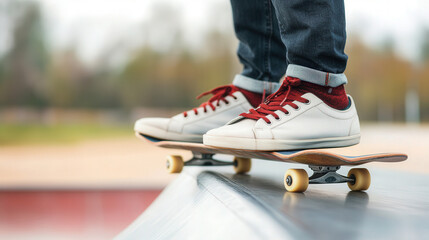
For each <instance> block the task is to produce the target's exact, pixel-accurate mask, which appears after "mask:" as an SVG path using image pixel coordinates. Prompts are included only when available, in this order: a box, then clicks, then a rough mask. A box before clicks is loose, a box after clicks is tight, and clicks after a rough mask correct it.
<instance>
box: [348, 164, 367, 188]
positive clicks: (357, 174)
mask: <svg viewBox="0 0 429 240" xmlns="http://www.w3.org/2000/svg"><path fill="white" fill-rule="evenodd" d="M347 177H349V178H353V179H354V180H355V181H354V182H347V185H348V186H349V188H350V190H352V191H365V190H367V189H368V188H369V185H371V175H370V174H369V171H368V170H367V169H366V168H353V169H350V171H349V173H348V174H347Z"/></svg>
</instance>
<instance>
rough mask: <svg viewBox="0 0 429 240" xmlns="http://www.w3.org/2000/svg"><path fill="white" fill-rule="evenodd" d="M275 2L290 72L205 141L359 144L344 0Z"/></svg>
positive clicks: (274, 146)
mask: <svg viewBox="0 0 429 240" xmlns="http://www.w3.org/2000/svg"><path fill="white" fill-rule="evenodd" d="M272 2H273V5H274V7H275V9H276V15H277V17H278V21H279V26H280V32H281V39H282V40H283V43H284V44H285V46H286V49H285V53H286V55H287V60H285V61H287V70H286V75H287V77H286V79H285V80H284V81H283V83H282V85H281V86H280V89H279V90H278V91H277V92H275V93H274V94H272V95H270V96H269V97H268V98H267V99H266V100H265V101H264V103H262V104H260V105H259V106H258V107H257V108H255V109H250V110H249V111H248V112H246V113H242V114H240V116H241V117H240V118H236V119H234V120H232V121H230V122H229V123H228V124H227V125H225V126H222V127H219V128H216V129H212V130H210V131H208V132H207V133H206V134H205V135H204V137H203V142H204V144H206V145H209V146H214V147H226V148H237V149H249V150H262V151H281V150H296V149H307V148H326V147H344V146H351V145H354V144H357V143H359V141H360V126H359V117H358V115H357V112H356V108H355V105H354V102H353V100H352V98H351V97H350V96H347V95H346V92H345V90H344V86H343V85H344V84H345V83H346V82H347V79H346V76H345V75H344V74H343V72H344V70H345V67H346V63H347V55H345V54H344V45H345V41H346V33H345V19H344V3H343V1H342V0H272ZM286 50H287V52H286Z"/></svg>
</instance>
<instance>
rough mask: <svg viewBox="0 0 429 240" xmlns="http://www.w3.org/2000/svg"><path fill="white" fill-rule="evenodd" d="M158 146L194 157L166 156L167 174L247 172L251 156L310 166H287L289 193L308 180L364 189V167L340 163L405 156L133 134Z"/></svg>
mask: <svg viewBox="0 0 429 240" xmlns="http://www.w3.org/2000/svg"><path fill="white" fill-rule="evenodd" d="M136 135H137V137H140V138H142V139H144V140H146V141H148V142H150V143H152V144H154V145H155V146H157V147H161V148H170V149H179V150H188V151H191V152H192V153H193V158H191V159H190V160H188V161H186V162H183V159H182V157H181V156H177V155H171V156H168V157H167V169H168V170H169V171H170V173H179V172H180V171H181V170H182V168H183V166H225V165H232V166H234V170H235V172H236V173H247V172H249V171H250V168H251V160H250V159H251V158H256V159H264V160H270V161H280V162H288V163H301V164H306V165H309V167H310V168H311V170H313V175H312V176H310V177H308V175H307V172H306V171H305V170H303V169H289V170H288V171H287V172H286V174H285V178H284V184H285V188H286V189H287V190H288V191H291V192H304V191H305V190H306V189H307V187H308V184H309V183H313V184H324V183H343V182H347V184H348V186H349V188H350V189H351V190H352V191H363V190H367V189H368V188H369V185H370V182H371V177H370V174H369V171H368V170H367V169H365V168H355V169H351V170H350V171H349V173H348V175H347V176H343V175H340V174H338V173H337V170H339V169H340V167H341V166H354V165H361V164H365V163H370V162H401V161H405V160H406V159H407V158H408V156H407V155H406V154H402V153H375V154H366V155H355V156H346V155H341V154H336V153H332V152H329V151H327V150H321V149H305V150H293V151H257V150H242V149H230V148H218V147H211V146H206V145H204V144H202V143H191V142H179V141H168V140H161V139H157V138H154V137H150V136H146V135H143V134H140V133H136ZM215 154H226V155H232V156H234V157H235V158H234V161H233V162H224V161H218V160H215V159H213V156H214V155H215Z"/></svg>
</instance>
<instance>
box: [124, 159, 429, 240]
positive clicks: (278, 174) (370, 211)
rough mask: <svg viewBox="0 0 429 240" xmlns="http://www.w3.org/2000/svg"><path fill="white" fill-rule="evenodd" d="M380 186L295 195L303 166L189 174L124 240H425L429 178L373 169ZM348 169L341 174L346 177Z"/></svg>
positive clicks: (262, 165) (314, 189) (313, 189)
mask: <svg viewBox="0 0 429 240" xmlns="http://www.w3.org/2000/svg"><path fill="white" fill-rule="evenodd" d="M370 166H371V165H368V167H369V168H370V171H371V174H372V180H373V181H372V186H371V188H370V189H369V191H368V192H367V193H366V192H349V191H348V188H347V186H346V185H345V184H332V185H310V186H309V189H308V190H307V192H305V193H288V192H286V191H285V190H284V187H283V182H282V180H283V174H284V172H285V171H286V169H288V168H291V167H295V168H296V167H303V166H300V165H293V164H283V163H277V162H268V161H257V160H254V164H253V170H252V172H251V174H249V175H236V174H233V171H232V169H230V168H227V167H224V168H209V167H207V168H201V167H200V168H198V167H188V168H185V170H184V172H183V173H181V174H180V175H179V176H177V178H176V179H175V180H174V181H173V182H172V183H171V184H170V185H169V186H168V187H167V188H166V189H165V190H164V191H163V192H162V194H161V195H160V196H159V197H158V198H157V200H156V201H155V202H154V203H153V204H152V205H151V206H150V207H149V208H148V209H147V210H146V211H145V212H144V213H143V214H142V215H141V216H140V217H139V218H138V219H137V220H136V221H135V222H134V223H132V224H131V225H130V226H129V227H128V228H127V229H125V230H124V231H123V232H122V233H121V234H120V235H119V236H117V238H116V239H145V240H146V239H264V240H265V239H315V238H316V239H374V238H375V239H421V238H422V237H423V236H428V234H429V228H427V223H428V222H429V188H428V187H427V186H429V180H428V179H429V178H428V176H426V175H412V174H407V173H401V172H390V171H385V170H379V169H371V167H370ZM347 171H348V169H347V168H346V169H342V170H340V172H342V173H344V174H345V173H346V172H347Z"/></svg>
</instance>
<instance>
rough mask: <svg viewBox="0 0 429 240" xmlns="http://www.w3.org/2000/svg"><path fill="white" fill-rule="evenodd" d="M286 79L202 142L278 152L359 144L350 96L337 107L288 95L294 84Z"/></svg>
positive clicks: (307, 95) (308, 96)
mask: <svg viewBox="0 0 429 240" xmlns="http://www.w3.org/2000/svg"><path fill="white" fill-rule="evenodd" d="M287 80H288V79H286V80H285V82H284V83H283V85H282V87H281V88H280V89H279V90H278V91H277V92H276V93H274V94H272V95H271V96H270V97H269V98H268V100H267V101H266V102H265V103H264V104H261V105H260V106H259V107H258V108H256V109H251V110H250V112H248V113H244V114H241V115H240V116H239V117H237V118H235V119H233V120H232V121H230V122H229V123H228V124H227V125H225V126H222V127H219V128H216V129H213V130H210V131H208V132H207V133H206V134H205V135H204V144H205V145H209V146H214V147H225V148H236V149H248V150H262V151H280V150H296V149H307V148H326V147H344V146H350V145H354V144H357V143H359V141H360V126H359V118H358V115H357V112H356V108H355V104H354V102H353V99H352V98H351V97H350V96H348V99H349V106H348V107H347V108H346V109H344V110H337V109H335V108H332V107H330V106H328V105H327V104H325V103H324V102H323V101H322V100H321V99H319V98H318V97H317V96H316V95H314V94H312V93H309V92H307V93H304V94H303V95H297V94H295V93H294V94H289V92H291V88H292V86H293V84H292V83H290V82H289V83H288V82H287ZM298 80H299V79H298ZM298 84H299V83H298ZM291 85H292V86H291ZM291 93H292V92H291ZM288 95H289V98H288ZM290 95H292V97H291V96H290ZM290 98H292V99H290Z"/></svg>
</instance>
